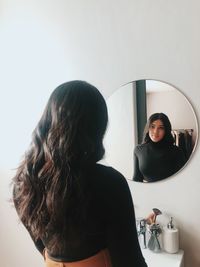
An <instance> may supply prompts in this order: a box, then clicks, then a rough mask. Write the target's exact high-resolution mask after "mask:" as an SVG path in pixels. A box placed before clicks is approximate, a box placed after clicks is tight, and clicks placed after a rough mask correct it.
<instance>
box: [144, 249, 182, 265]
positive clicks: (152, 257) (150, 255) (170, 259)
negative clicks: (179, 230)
mask: <svg viewBox="0 0 200 267" xmlns="http://www.w3.org/2000/svg"><path fill="white" fill-rule="evenodd" d="M142 254H143V256H144V258H145V261H146V263H147V265H148V267H184V251H183V250H181V249H180V250H179V252H178V253H175V254H169V253H166V252H164V251H162V252H160V253H154V252H152V251H151V250H149V249H142Z"/></svg>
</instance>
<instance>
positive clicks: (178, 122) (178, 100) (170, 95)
mask: <svg viewBox="0 0 200 267" xmlns="http://www.w3.org/2000/svg"><path fill="white" fill-rule="evenodd" d="M156 112H163V113H165V114H166V115H167V116H168V118H169V119H170V122H171V124H172V129H193V143H195V141H196V137H197V120H196V115H195V113H194V110H193V107H192V106H191V104H190V103H189V101H188V100H187V98H186V97H185V96H184V95H183V94H181V93H180V92H179V91H177V90H173V91H164V92H162V91H161V92H152V93H148V94H147V117H149V116H150V115H151V114H153V113H156Z"/></svg>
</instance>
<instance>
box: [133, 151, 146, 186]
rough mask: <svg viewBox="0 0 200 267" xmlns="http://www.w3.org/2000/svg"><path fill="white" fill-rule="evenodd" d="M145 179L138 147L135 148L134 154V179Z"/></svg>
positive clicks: (139, 180) (141, 180) (137, 180)
mask: <svg viewBox="0 0 200 267" xmlns="http://www.w3.org/2000/svg"><path fill="white" fill-rule="evenodd" d="M143 180H144V176H143V175H142V173H141V172H140V169H139V160H138V156H137V154H136V149H134V154H133V181H136V182H143Z"/></svg>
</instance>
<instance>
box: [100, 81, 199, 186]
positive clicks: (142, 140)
mask: <svg viewBox="0 0 200 267" xmlns="http://www.w3.org/2000/svg"><path fill="white" fill-rule="evenodd" d="M107 106H108V115H109V124H108V129H107V132H106V135H105V139H104V146H105V150H106V154H105V158H104V161H105V163H106V164H107V165H110V166H113V167H114V168H116V169H117V170H118V171H120V172H121V173H122V174H123V175H124V176H125V177H126V178H127V179H130V180H134V181H137V182H156V181H160V180H163V179H166V178H168V177H171V176H173V175H174V174H175V173H177V172H178V171H180V170H181V169H183V167H184V166H185V165H186V163H187V162H188V160H189V159H190V158H191V155H192V153H193V152H194V149H195V146H196V143H197V136H198V126H197V119H196V116H195V113H194V110H193V108H192V105H191V104H190V102H189V101H188V99H187V98H186V97H185V96H184V95H183V94H182V93H181V92H180V91H179V90H178V89H177V88H175V87H174V86H172V85H170V84H168V83H165V82H161V81H157V80H138V81H133V82H130V83H128V84H126V85H123V86H122V87H120V88H119V89H118V90H117V91H115V93H114V94H112V95H111V96H110V97H109V98H108V99H107Z"/></svg>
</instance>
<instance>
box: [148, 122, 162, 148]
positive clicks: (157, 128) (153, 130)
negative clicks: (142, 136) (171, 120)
mask: <svg viewBox="0 0 200 267" xmlns="http://www.w3.org/2000/svg"><path fill="white" fill-rule="evenodd" d="M164 136H165V127H164V124H163V122H162V121H161V120H155V121H153V122H152V123H151V124H150V126H149V137H150V139H151V141H153V142H155V143H156V142H159V141H161V140H162V139H163V137H164Z"/></svg>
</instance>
